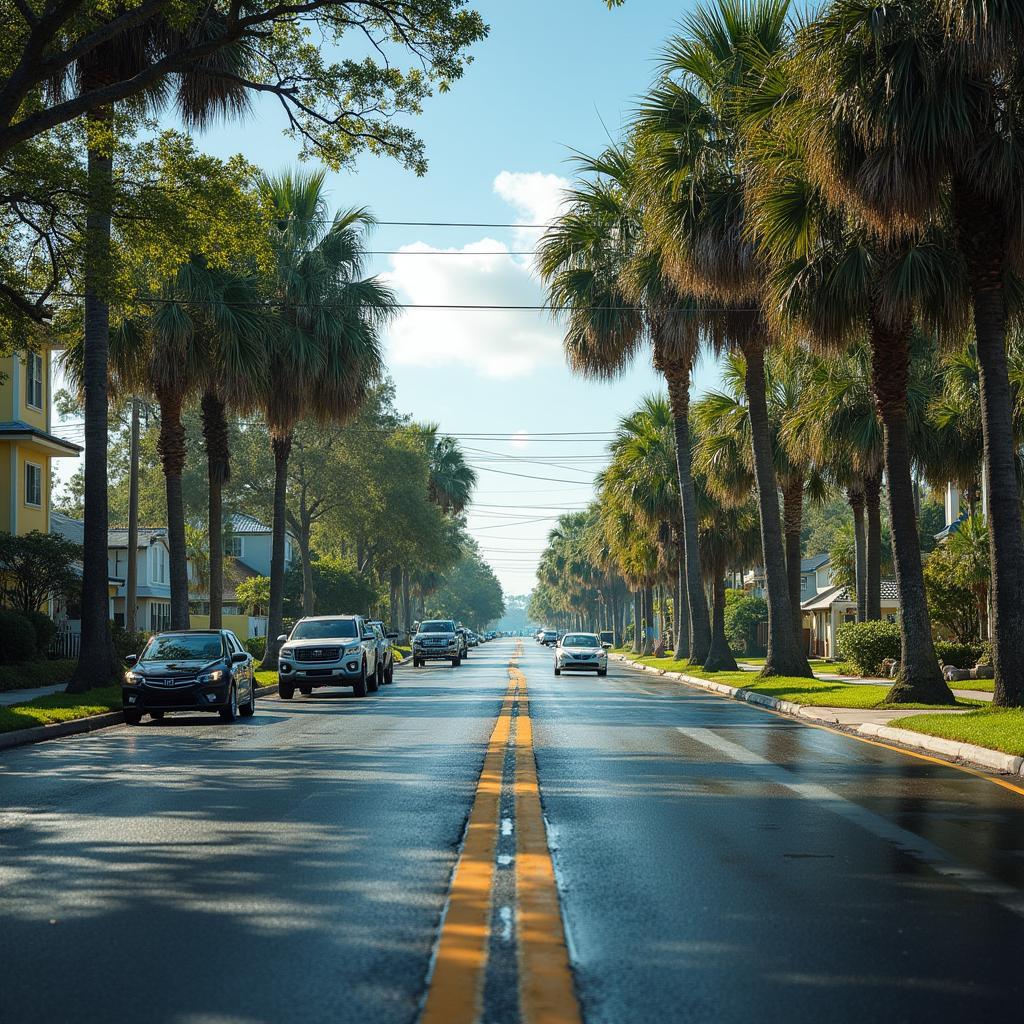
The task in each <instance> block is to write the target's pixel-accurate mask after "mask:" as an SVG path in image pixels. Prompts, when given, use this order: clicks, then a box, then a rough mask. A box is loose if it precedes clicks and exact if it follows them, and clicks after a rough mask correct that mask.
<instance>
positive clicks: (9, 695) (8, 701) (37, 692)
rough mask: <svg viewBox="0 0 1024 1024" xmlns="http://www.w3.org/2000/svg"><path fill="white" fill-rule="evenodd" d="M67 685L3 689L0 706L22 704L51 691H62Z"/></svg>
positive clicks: (46, 695)
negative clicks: (28, 688) (29, 688)
mask: <svg viewBox="0 0 1024 1024" xmlns="http://www.w3.org/2000/svg"><path fill="white" fill-rule="evenodd" d="M67 685H68V684H67V683H57V684H56V685H55V686H34V687H33V688H32V689H31V690H5V691H4V692H3V693H0V707H5V708H7V707H10V706H11V705H12V704H24V703H25V702H26V701H29V700H35V698H36V697H48V696H49V695H50V694H51V693H63V691H64V689H65V688H66V687H67Z"/></svg>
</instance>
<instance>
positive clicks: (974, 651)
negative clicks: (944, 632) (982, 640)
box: [935, 640, 982, 668]
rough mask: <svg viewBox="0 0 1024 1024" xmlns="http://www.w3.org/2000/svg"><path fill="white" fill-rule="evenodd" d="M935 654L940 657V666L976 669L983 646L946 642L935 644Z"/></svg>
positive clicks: (938, 641) (940, 641) (939, 641)
mask: <svg viewBox="0 0 1024 1024" xmlns="http://www.w3.org/2000/svg"><path fill="white" fill-rule="evenodd" d="M935 653H936V654H937V655H938V656H939V664H940V665H944V666H945V665H952V666H953V667H954V668H974V666H975V665H977V663H978V662H979V661H980V660H981V655H982V646H981V644H958V643H952V642H950V641H946V640H937V641H936V642H935Z"/></svg>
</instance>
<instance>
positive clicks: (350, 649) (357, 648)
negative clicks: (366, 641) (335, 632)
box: [341, 644, 362, 654]
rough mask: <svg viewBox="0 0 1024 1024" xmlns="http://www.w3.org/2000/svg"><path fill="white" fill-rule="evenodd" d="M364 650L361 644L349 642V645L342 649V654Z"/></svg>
mask: <svg viewBox="0 0 1024 1024" xmlns="http://www.w3.org/2000/svg"><path fill="white" fill-rule="evenodd" d="M360 650H362V645H361V644H349V645H348V647H345V648H343V649H342V652H341V653H342V654H358V653H359V651H360Z"/></svg>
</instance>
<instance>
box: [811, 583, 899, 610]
mask: <svg viewBox="0 0 1024 1024" xmlns="http://www.w3.org/2000/svg"><path fill="white" fill-rule="evenodd" d="M881 590H882V600H883V601H884V602H885V603H886V604H899V603H900V592H899V590H898V589H897V587H896V581H895V580H882V585H881ZM854 600H855V598H854V596H853V592H852V591H851V590H850V588H849V587H845V586H842V585H840V586H834V587H827V588H826V589H825V590H821V591H819V592H818V593H817V594H815V595H814V596H813V597H809V598H808V599H807V600H806V601H804V603H803V604H801V605H800V608H801V610H802V611H805V612H817V611H824V610H825V609H826V608H831V607H832V605H834V604H852V603H853V602H854Z"/></svg>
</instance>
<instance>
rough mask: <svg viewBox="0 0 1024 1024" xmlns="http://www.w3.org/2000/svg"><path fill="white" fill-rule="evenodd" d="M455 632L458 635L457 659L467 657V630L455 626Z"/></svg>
mask: <svg viewBox="0 0 1024 1024" xmlns="http://www.w3.org/2000/svg"><path fill="white" fill-rule="evenodd" d="M455 632H456V633H458V635H459V657H461V658H468V657H469V630H468V629H467V628H466V627H465V626H456V627H455Z"/></svg>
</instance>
